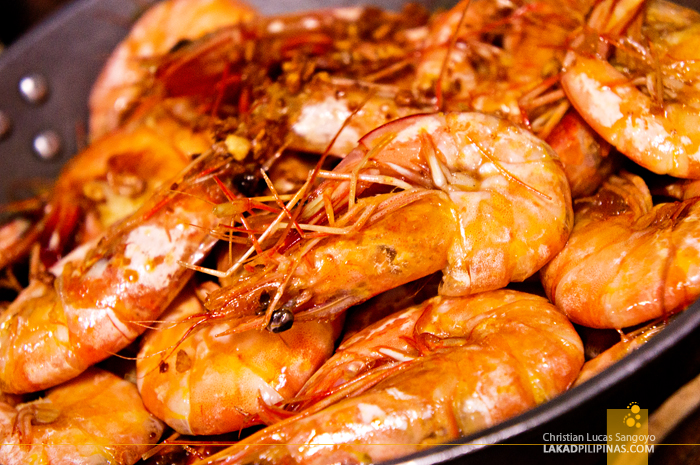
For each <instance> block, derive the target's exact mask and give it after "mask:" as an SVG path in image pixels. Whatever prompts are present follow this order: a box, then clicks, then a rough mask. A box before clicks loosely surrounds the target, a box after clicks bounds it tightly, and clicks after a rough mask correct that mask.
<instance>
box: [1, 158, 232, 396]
mask: <svg viewBox="0 0 700 465" xmlns="http://www.w3.org/2000/svg"><path fill="white" fill-rule="evenodd" d="M222 158H223V159H222ZM228 158H229V157H228V156H226V157H221V156H219V155H215V154H214V155H210V156H209V157H205V158H204V159H203V160H200V161H197V162H195V163H194V164H193V166H192V167H191V169H190V170H189V171H188V172H186V174H185V175H183V176H182V177H181V178H180V179H179V180H178V182H176V183H174V184H172V185H169V186H168V188H162V189H161V190H160V191H159V193H157V195H155V196H154V197H153V198H152V199H151V200H150V201H149V202H147V203H146V204H145V205H144V206H143V207H142V208H141V209H140V210H138V211H137V212H136V213H134V214H133V215H131V216H130V217H129V218H127V219H126V220H125V221H122V222H121V223H119V224H118V225H115V226H114V227H112V228H111V229H110V231H108V233H107V234H106V235H105V236H104V237H103V238H102V239H101V240H100V242H99V243H97V244H96V245H93V246H91V247H89V248H87V250H86V249H85V248H82V249H77V250H76V251H75V252H74V253H73V254H71V255H69V256H67V257H66V258H65V259H64V260H63V262H62V263H61V264H60V266H58V267H56V269H55V270H54V273H55V274H56V276H57V277H56V278H55V280H54V278H53V276H51V275H47V276H45V277H44V279H38V280H35V281H33V282H31V283H30V285H29V287H27V288H26V289H25V290H24V291H23V292H22V293H20V295H19V297H17V299H16V300H15V301H14V302H13V303H12V304H11V305H10V307H9V308H8V309H7V310H6V311H5V313H4V314H3V315H2V317H1V319H0V354H1V355H0V390H1V391H4V392H14V393H21V392H32V391H37V390H41V389H45V388H47V387H51V386H55V385H57V384H59V383H61V382H64V381H66V380H68V379H71V378H73V377H75V376H77V375H78V374H80V373H81V372H83V371H84V370H85V369H87V368H88V367H89V366H90V365H92V364H93V363H96V362H98V361H100V360H102V359H104V358H107V357H108V356H110V355H112V354H114V353H116V352H118V351H119V350H120V349H122V348H124V347H125V346H126V345H128V344H129V343H130V342H131V341H133V340H134V339H135V338H136V337H137V336H138V335H139V334H141V333H142V332H143V331H144V330H145V326H144V324H143V323H142V322H148V321H151V320H153V319H155V318H157V317H158V315H159V314H160V313H161V312H163V311H164V310H165V308H166V307H167V305H168V304H169V302H170V301H171V300H172V299H173V298H174V297H175V295H176V294H177V293H178V291H179V290H180V289H181V288H182V286H184V284H185V281H186V278H187V276H188V275H189V274H190V272H189V271H188V270H186V269H185V268H183V267H181V266H180V264H179V261H180V260H188V261H189V260H191V261H198V260H200V259H201V258H202V257H203V256H204V255H205V254H206V252H207V251H208V250H209V249H210V248H211V246H212V245H213V243H214V242H215V239H214V238H213V237H211V236H210V235H209V234H210V230H211V229H212V228H214V227H215V226H216V225H217V223H218V220H217V218H216V216H215V215H214V214H213V212H212V208H211V205H212V203H218V202H222V201H223V200H224V199H225V197H224V194H223V192H222V191H221V188H220V187H219V185H218V184H217V183H216V182H214V179H213V176H216V175H217V174H219V175H221V178H222V180H224V181H225V180H226V176H230V173H232V172H234V173H235V171H236V166H237V165H233V164H232V162H230V161H228ZM200 170H204V171H202V172H201V173H200V172H199V171H200ZM193 173H194V174H193ZM170 189H173V190H174V191H171V190H170ZM175 189H177V190H175ZM86 247H87V246H86ZM54 281H55V282H54ZM30 347H31V350H29V349H28V348H30Z"/></svg>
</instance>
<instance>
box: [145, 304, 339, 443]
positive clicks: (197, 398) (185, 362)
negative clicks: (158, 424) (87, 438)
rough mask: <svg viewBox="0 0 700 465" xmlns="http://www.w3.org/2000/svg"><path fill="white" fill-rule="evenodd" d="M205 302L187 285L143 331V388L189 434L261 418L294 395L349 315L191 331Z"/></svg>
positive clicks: (150, 402)
mask: <svg viewBox="0 0 700 465" xmlns="http://www.w3.org/2000/svg"><path fill="white" fill-rule="evenodd" d="M203 314H204V307H203V306H202V304H201V303H200V301H199V300H198V299H197V297H196V296H194V295H193V294H192V293H191V292H184V295H182V296H181V297H179V298H178V300H177V301H176V303H174V304H173V305H172V306H171V309H170V310H169V311H168V312H167V313H166V314H165V315H164V316H163V317H162V318H161V320H162V323H161V324H159V325H158V326H157V327H156V328H154V329H153V330H150V331H149V332H148V333H146V335H145V336H144V339H143V342H142V346H141V351H140V352H139V356H138V361H137V377H138V378H137V379H138V386H139V392H140V393H141V397H142V398H143V402H144V404H145V405H146V407H147V408H148V410H149V411H151V412H153V414H154V415H156V416H157V417H159V418H161V419H162V420H163V421H165V422H166V423H167V424H168V425H170V426H171V427H172V428H173V429H174V430H175V431H177V432H179V433H182V434H221V433H226V432H229V431H238V430H240V429H242V428H243V427H245V426H248V425H253V424H258V423H261V418H260V417H259V413H260V411H261V409H263V407H264V405H265V404H268V405H273V404H276V403H278V402H281V401H285V400H289V399H290V398H292V397H293V396H294V395H295V394H296V393H297V392H298V391H299V389H301V387H302V386H303V384H304V383H305V382H306V380H307V379H308V378H309V377H310V376H311V375H312V374H313V372H314V371H316V369H317V368H318V367H319V366H321V364H322V363H323V362H324V361H326V360H327V359H328V358H329V357H330V356H331V355H332V354H333V349H334V344H335V339H336V338H337V336H338V334H339V332H340V328H341V326H342V318H341V319H339V320H336V321H334V322H323V321H308V322H299V323H297V324H295V325H294V327H293V328H292V329H290V330H289V331H287V332H285V333H284V334H272V333H269V332H267V331H255V330H253V331H247V332H243V333H236V334H231V335H226V333H227V331H229V330H230V329H231V328H233V325H232V324H231V322H230V321H225V322H221V323H219V324H216V325H211V326H203V327H199V328H197V329H195V330H194V331H191V332H190V331H189V330H190V328H191V327H192V325H193V324H194V323H196V322H197V321H198V320H202V319H203V318H204V317H203V316H202V315H203Z"/></svg>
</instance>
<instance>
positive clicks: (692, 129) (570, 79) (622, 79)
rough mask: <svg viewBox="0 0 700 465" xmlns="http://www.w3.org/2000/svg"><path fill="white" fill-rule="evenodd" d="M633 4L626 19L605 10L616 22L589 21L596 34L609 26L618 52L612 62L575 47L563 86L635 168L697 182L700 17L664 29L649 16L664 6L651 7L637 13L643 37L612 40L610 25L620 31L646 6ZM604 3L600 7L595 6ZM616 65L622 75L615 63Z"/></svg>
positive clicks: (651, 4) (585, 44) (653, 4)
mask: <svg viewBox="0 0 700 465" xmlns="http://www.w3.org/2000/svg"><path fill="white" fill-rule="evenodd" d="M633 3H634V5H631V6H629V7H628V8H629V10H628V11H626V12H625V15H621V14H618V12H617V11H616V10H614V11H613V13H611V14H612V17H613V20H611V21H610V22H609V23H614V24H605V23H602V24H601V23H600V22H598V24H593V27H594V28H595V29H596V30H598V31H601V32H606V31H610V30H611V29H612V32H607V36H606V37H610V36H612V39H616V40H617V42H616V43H617V44H618V47H619V50H618V51H617V52H616V54H615V55H614V56H613V62H612V63H611V62H609V61H608V60H607V59H606V55H605V54H602V55H591V54H590V53H588V52H587V49H584V50H582V51H577V49H576V48H575V49H574V51H573V52H571V53H570V55H569V56H568V58H567V61H568V62H567V64H566V71H565V72H564V73H563V75H562V76H561V84H562V86H563V88H564V90H565V92H566V95H567V96H568V98H569V100H570V101H571V103H572V104H573V105H574V106H575V107H576V109H577V110H578V112H579V113H580V114H581V116H582V117H583V118H584V119H585V120H586V122H588V124H590V125H591V127H593V129H594V130H595V131H596V132H597V133H598V134H599V135H600V136H601V137H603V138H604V139H605V140H607V141H608V142H610V143H611V144H612V145H613V146H615V147H616V148H617V149H618V150H619V151H620V152H622V153H623V154H625V155H626V156H628V157H629V158H631V159H632V160H634V161H635V162H636V163H638V164H640V165H642V166H643V167H645V168H647V169H649V170H651V171H653V172H655V173H658V174H670V175H673V176H677V177H682V178H693V179H696V178H699V177H700V132H698V127H700V113H699V112H698V109H700V103H699V102H700V99H699V98H698V97H699V94H698V92H697V89H696V86H697V72H694V71H697V69H696V68H697V65H695V64H693V63H696V62H697V61H698V59H699V58H700V55H698V50H699V48H698V46H697V36H698V34H697V31H698V30H699V29H698V27H700V26H699V25H700V22H699V21H697V19H700V17H696V21H695V22H694V23H692V24H691V25H689V26H683V27H682V28H681V29H680V30H676V31H668V30H667V29H668V28H667V27H666V26H665V25H664V24H659V22H663V21H664V16H663V15H659V14H656V13H655V11H656V10H657V9H658V8H659V5H663V4H664V2H649V8H648V9H647V10H644V11H646V14H645V13H642V14H643V15H644V23H643V25H642V28H641V31H642V34H641V37H636V36H634V31H636V30H637V29H638V28H632V29H633V31H632V32H630V34H632V35H633V36H632V37H625V38H618V37H617V36H616V35H615V32H617V31H616V29H615V28H617V29H622V30H624V25H625V24H626V22H625V20H627V19H628V18H629V17H633V16H634V15H635V13H636V12H637V11H638V9H640V8H641V7H642V6H643V5H644V2H642V1H638V2H633ZM610 5H611V3H610V2H602V3H601V4H600V5H599V7H598V9H604V8H605V7H609V6H610ZM600 16H603V17H606V15H605V14H601V13H597V14H594V15H593V16H592V18H594V19H595V18H598V17H600ZM618 16H621V19H620V18H618ZM672 27H678V25H677V24H673V25H672ZM657 29H660V30H661V32H659V31H657ZM691 38H692V39H691ZM590 42H591V41H590V40H587V41H582V44H581V45H580V48H584V47H587V48H590V46H591V43H590ZM607 48H608V47H603V50H605V49H607ZM617 62H619V65H618V66H619V67H620V68H622V70H620V69H618V68H616V67H615V66H614V65H615V64H617ZM686 64H687V66H686ZM638 86H642V89H639V88H638Z"/></svg>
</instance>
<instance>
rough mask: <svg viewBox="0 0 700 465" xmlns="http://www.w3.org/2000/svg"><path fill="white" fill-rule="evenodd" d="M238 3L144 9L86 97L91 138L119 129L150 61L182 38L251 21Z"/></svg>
mask: <svg viewBox="0 0 700 465" xmlns="http://www.w3.org/2000/svg"><path fill="white" fill-rule="evenodd" d="M253 14H254V13H253V10H252V9H251V8H250V7H249V6H248V5H246V4H245V3H243V2H242V1H239V0H167V1H162V2H159V3H157V4H156V5H155V6H153V7H152V8H150V9H149V10H148V11H146V12H145V13H144V14H143V16H141V18H139V20H138V21H137V22H136V23H135V24H134V25H133V26H132V28H131V30H130V32H129V35H128V36H127V38H126V39H124V41H122V42H121V43H120V44H119V45H118V46H117V48H116V49H115V50H114V52H112V55H111V56H110V58H109V60H108V61H107V64H106V65H105V67H104V69H103V70H102V72H101V73H100V76H99V77H98V78H97V81H96V82H95V84H94V86H93V88H92V91H91V93H90V100H89V106H90V138H91V139H93V140H95V139H98V138H99V137H100V136H102V135H104V134H107V133H108V132H110V131H111V130H113V129H115V128H116V127H118V126H119V125H120V124H121V122H122V118H123V117H124V115H125V114H127V113H128V111H129V110H131V109H132V107H133V106H134V105H135V104H136V103H137V101H138V99H139V97H141V95H142V94H143V92H144V91H145V90H147V87H144V85H145V83H146V82H147V78H148V77H149V75H150V71H149V67H150V66H151V65H152V63H151V61H152V60H153V59H155V58H157V57H159V56H161V55H164V54H165V53H167V52H168V51H169V50H170V49H171V48H172V47H174V46H176V45H177V44H178V43H180V42H181V41H183V40H191V39H196V38H198V37H201V36H204V35H205V34H207V33H209V32H212V31H215V30H217V29H219V28H222V27H224V26H229V25H233V24H236V23H239V22H241V21H246V20H249V19H251V18H252V17H253Z"/></svg>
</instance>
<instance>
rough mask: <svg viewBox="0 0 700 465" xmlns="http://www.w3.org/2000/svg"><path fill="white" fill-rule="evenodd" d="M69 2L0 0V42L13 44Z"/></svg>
mask: <svg viewBox="0 0 700 465" xmlns="http://www.w3.org/2000/svg"><path fill="white" fill-rule="evenodd" d="M69 1H70V0H0V42H2V43H3V44H5V45H7V44H10V43H12V42H14V40H15V39H17V37H19V36H20V35H21V34H22V33H23V32H24V31H26V30H27V29H29V28H30V27H31V26H32V25H33V24H36V23H38V22H39V21H41V20H42V19H43V18H45V17H46V16H47V15H48V14H50V13H51V12H52V11H54V10H55V9H57V8H58V7H60V6H61V5H63V4H66V3H68V2H69Z"/></svg>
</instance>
